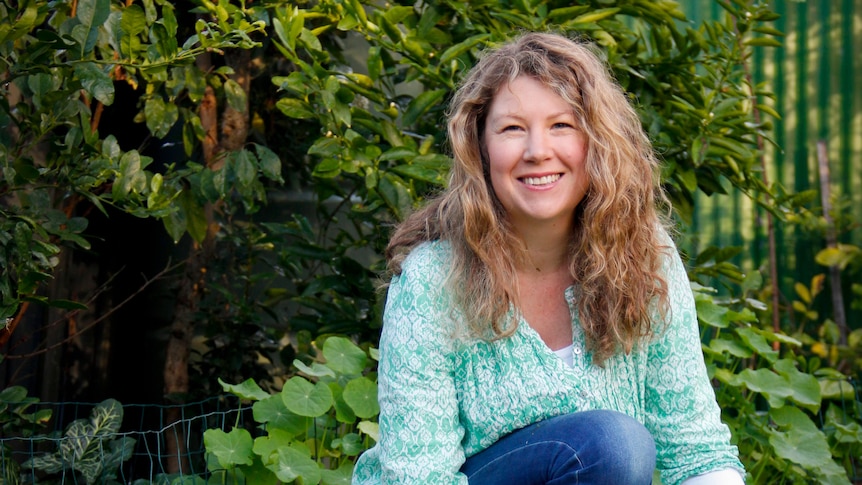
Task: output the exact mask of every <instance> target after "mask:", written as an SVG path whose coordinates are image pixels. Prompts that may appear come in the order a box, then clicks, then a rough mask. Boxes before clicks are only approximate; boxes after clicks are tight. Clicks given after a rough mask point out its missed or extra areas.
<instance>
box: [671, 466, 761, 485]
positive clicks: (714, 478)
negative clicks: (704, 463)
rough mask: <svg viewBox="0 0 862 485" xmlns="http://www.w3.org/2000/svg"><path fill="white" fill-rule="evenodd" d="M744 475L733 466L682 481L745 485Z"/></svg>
mask: <svg viewBox="0 0 862 485" xmlns="http://www.w3.org/2000/svg"><path fill="white" fill-rule="evenodd" d="M744 483H745V482H744V481H743V480H742V475H740V473H739V472H738V471H736V470H734V469H733V468H724V469H721V470H716V471H714V472H709V473H704V474H703V475H697V476H694V477H691V478H689V479H687V480H686V481H684V482H682V485H743V484H744Z"/></svg>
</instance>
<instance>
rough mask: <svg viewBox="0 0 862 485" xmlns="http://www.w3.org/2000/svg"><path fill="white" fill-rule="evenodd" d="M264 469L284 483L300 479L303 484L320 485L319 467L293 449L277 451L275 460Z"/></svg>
mask: <svg viewBox="0 0 862 485" xmlns="http://www.w3.org/2000/svg"><path fill="white" fill-rule="evenodd" d="M266 467H267V468H269V469H270V470H272V471H273V473H275V476H276V477H278V479H279V480H281V481H282V482H284V483H292V482H293V481H294V480H296V479H297V478H300V477H302V481H303V482H304V483H320V467H319V466H318V465H317V463H316V462H315V461H314V460H312V459H311V458H309V457H307V456H305V455H303V454H302V452H300V451H298V450H295V449H293V448H281V449H280V450H278V455H277V458H276V460H275V461H274V462H273V463H271V464H269V465H267V466H266Z"/></svg>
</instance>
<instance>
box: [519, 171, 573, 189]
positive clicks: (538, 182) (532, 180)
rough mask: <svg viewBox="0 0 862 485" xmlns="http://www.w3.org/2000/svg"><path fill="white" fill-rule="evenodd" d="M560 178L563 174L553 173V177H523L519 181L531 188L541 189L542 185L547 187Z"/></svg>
mask: <svg viewBox="0 0 862 485" xmlns="http://www.w3.org/2000/svg"><path fill="white" fill-rule="evenodd" d="M562 176H563V174H560V173H555V174H553V175H544V176H542V177H524V178H522V179H521V182H524V183H525V184H527V185H530V186H533V187H541V186H542V185H549V184H552V183H554V182H556V181H557V180H560V177H562Z"/></svg>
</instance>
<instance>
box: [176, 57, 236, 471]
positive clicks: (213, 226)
mask: <svg viewBox="0 0 862 485" xmlns="http://www.w3.org/2000/svg"><path fill="white" fill-rule="evenodd" d="M225 59H226V60H227V63H228V65H229V66H230V67H232V68H233V70H234V75H233V79H234V80H235V81H236V82H237V83H238V84H239V85H240V86H241V87H242V89H243V90H244V91H245V93H246V106H245V109H244V110H243V111H237V110H235V109H233V108H231V107H230V106H226V107H225V109H224V111H223V113H222V123H221V130H219V129H218V101H217V99H216V96H215V93H214V92H213V90H212V88H210V87H209V86H208V87H207V88H206V92H205V94H204V98H203V99H202V100H201V104H200V106H199V110H198V114H199V116H200V119H201V125H202V126H203V128H204V131H205V133H206V136H205V139H204V141H203V153H204V159H205V162H206V166H207V167H208V168H209V169H210V170H218V169H220V168H221V166H222V165H223V161H224V155H225V153H226V152H229V151H234V150H239V149H241V148H242V147H243V145H244V144H245V141H246V138H247V136H248V125H249V115H248V93H249V89H250V84H251V80H250V76H249V62H250V59H251V55H250V53H249V52H248V51H246V50H239V51H236V52H234V51H230V52H228V53H227V54H226V56H225ZM197 65H198V67H200V68H201V71H203V72H207V71H209V68H210V65H211V63H210V59H209V56H208V55H204V56H200V57H199V58H198V60H197ZM216 210H217V207H213V205H211V204H207V205H206V207H205V208H204V211H205V214H206V219H207V232H206V236H205V238H204V240H203V241H202V242H201V243H200V244H199V245H198V244H194V245H193V246H192V250H191V254H190V255H189V258H188V260H187V262H186V271H185V276H184V278H183V281H182V283H181V285H180V288H179V291H178V294H177V302H176V308H175V312H174V321H173V323H172V325H171V332H170V336H169V340H168V347H167V356H166V359H165V368H164V379H165V398H166V399H167V400H168V401H169V402H171V403H173V404H175V406H173V407H171V408H168V411H167V413H166V417H167V420H168V423H171V424H173V426H172V429H171V430H170V431H168V432H167V434H166V436H165V440H166V443H165V448H166V451H167V454H168V456H167V463H166V468H167V471H168V473H185V472H187V471H189V465H188V458H187V453H186V451H187V450H186V449H185V442H186V439H185V431H184V429H183V423H181V422H180V420H181V419H182V408H181V406H180V405H181V404H182V403H184V402H185V400H186V396H187V395H188V392H189V368H188V363H189V353H190V345H191V341H192V337H193V336H194V332H195V329H194V316H195V313H196V312H197V309H198V304H199V302H200V298H201V294H202V290H203V286H204V283H205V281H204V275H205V274H206V264H207V262H208V261H209V260H210V258H211V257H212V256H213V254H214V252H215V248H214V246H215V235H216V232H217V231H218V223H217V222H216V221H215V218H214V213H215V212H216Z"/></svg>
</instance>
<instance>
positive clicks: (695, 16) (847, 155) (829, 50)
mask: <svg viewBox="0 0 862 485" xmlns="http://www.w3.org/2000/svg"><path fill="white" fill-rule="evenodd" d="M681 3H682V7H683V11H685V12H686V14H687V15H688V16H689V18H691V19H692V20H693V22H694V23H698V22H700V21H701V20H705V19H719V18H721V17H722V16H723V15H724V9H723V8H722V7H721V6H720V5H719V4H718V2H716V1H714V0H689V1H686V0H683V1H682V2H681ZM770 4H771V7H772V8H773V9H774V11H776V12H777V13H778V14H779V15H781V18H780V19H778V20H777V21H775V22H774V24H773V26H774V27H775V28H777V29H778V30H781V31H782V32H784V33H785V34H786V35H785V37H784V39H783V43H784V47H783V48H764V47H758V48H756V50H755V52H754V56H753V59H752V65H751V66H750V68H751V69H752V73H753V77H754V81H755V83H766V85H767V86H768V88H769V89H770V90H771V91H773V92H774V93H775V99H774V100H764V101H765V102H766V103H767V104H769V105H771V106H772V107H774V108H775V110H776V111H778V112H779V113H780V114H781V115H782V118H781V119H780V120H776V122H775V124H774V131H773V136H772V138H773V140H775V142H776V144H777V145H778V147H779V148H775V147H773V146H771V145H768V144H767V150H766V160H767V166H768V173H767V175H768V178H769V180H770V181H775V182H779V183H781V184H782V185H784V186H785V187H787V188H788V189H790V190H791V191H794V192H801V191H805V190H809V189H813V190H817V191H818V193H819V184H820V180H819V176H818V165H817V150H816V147H817V143H818V142H819V141H823V142H824V143H825V145H826V148H827V150H826V153H827V158H828V161H829V166H830V171H831V176H830V182H831V183H830V187H831V191H832V193H833V195H834V196H837V197H839V198H841V199H843V200H844V201H845V202H846V203H847V204H848V206H849V211H850V212H851V213H852V215H853V220H855V221H857V223H858V222H860V221H862V89H860V87H862V0H809V1H806V0H796V1H794V0H772V1H771V2H770ZM819 200H820V199H819V197H818V198H816V201H817V202H815V204H814V206H815V207H818V208H819V206H820V204H819ZM764 217H765V214H764V213H763V212H762V211H760V210H758V209H757V208H756V207H754V206H752V204H751V203H750V202H749V201H747V200H743V199H742V198H741V197H713V198H710V197H705V196H701V197H699V198H698V199H697V201H696V215H695V218H694V223H693V226H694V227H692V228H690V229H691V230H690V231H687V232H688V233H689V234H692V235H693V236H692V240H691V241H690V245H689V246H688V247H686V248H685V249H687V250H689V251H692V252H696V251H697V250H698V249H702V248H704V247H706V246H709V245H713V244H715V245H728V244H732V245H737V246H742V247H744V248H746V251H745V252H744V254H743V256H742V257H741V258H740V260H739V261H738V263H740V264H741V265H742V266H743V268H746V269H751V268H758V267H762V265H764V264H765V262H766V260H767V257H768V256H767V255H768V252H767V242H766V241H767V240H766V234H765V223H764ZM840 241H842V242H845V243H849V244H854V245H856V246H862V229H860V228H858V227H857V228H856V229H854V230H852V231H849V232H845V233H843V234H840ZM777 243H778V251H777V253H778V259H779V264H778V268H779V280H780V282H781V288H782V292H783V293H784V296H785V298H788V299H792V296H793V295H792V285H793V283H794V282H796V281H800V282H803V283H806V284H807V283H808V282H810V280H811V277H812V276H813V275H815V274H818V273H823V272H825V270H826V269H825V268H824V267H822V266H819V265H817V264H816V263H815V261H814V255H815V254H816V252H817V251H818V250H819V249H820V248H822V247H823V241H822V240H820V239H817V238H813V239H812V238H810V237H807V236H806V235H805V234H803V233H802V232H800V231H799V230H797V229H795V228H791V227H788V226H787V225H784V224H781V223H778V224H777ZM846 286H849V285H846ZM845 291H846V288H845ZM847 297H848V298H849V295H848V296H847ZM850 317H851V318H849V320H848V323H849V325H850V326H851V328H854V327H855V328H859V327H862V322H860V318H862V315H860V313H859V312H858V311H857V312H856V313H855V314H852V315H850Z"/></svg>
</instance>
